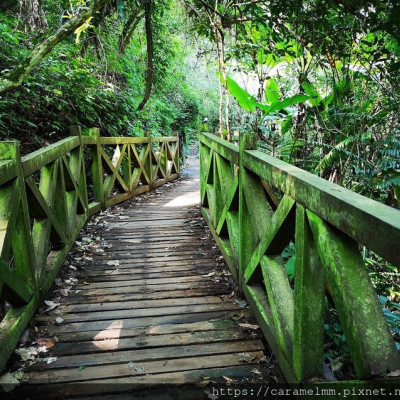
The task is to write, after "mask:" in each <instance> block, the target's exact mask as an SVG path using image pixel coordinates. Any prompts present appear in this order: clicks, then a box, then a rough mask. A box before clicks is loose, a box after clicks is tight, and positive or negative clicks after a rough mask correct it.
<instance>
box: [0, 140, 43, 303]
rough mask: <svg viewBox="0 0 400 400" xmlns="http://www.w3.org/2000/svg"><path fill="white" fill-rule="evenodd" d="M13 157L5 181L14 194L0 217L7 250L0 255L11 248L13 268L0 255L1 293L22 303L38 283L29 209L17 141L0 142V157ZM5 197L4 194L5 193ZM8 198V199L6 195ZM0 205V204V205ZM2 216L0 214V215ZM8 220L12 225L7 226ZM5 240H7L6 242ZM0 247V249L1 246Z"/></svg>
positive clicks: (7, 158) (31, 294) (8, 158)
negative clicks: (13, 172) (10, 177)
mask: <svg viewBox="0 0 400 400" xmlns="http://www.w3.org/2000/svg"><path fill="white" fill-rule="evenodd" d="M1 160H13V161H14V162H15V169H16V173H17V174H16V178H15V179H14V180H13V182H10V183H8V185H10V186H9V188H10V189H11V191H12V192H14V195H13V196H12V201H11V202H9V204H3V206H4V208H8V209H9V211H10V213H7V214H9V215H10V217H11V218H10V219H9V220H8V221H4V224H7V226H6V231H5V232H4V242H3V243H2V244H3V246H2V248H3V247H4V246H6V247H7V251H6V252H4V253H3V251H1V253H0V255H1V257H4V256H7V253H8V252H9V250H10V249H11V248H12V250H13V258H14V263H13V271H12V273H11V271H10V269H9V267H8V265H7V262H8V260H3V259H0V276H1V280H2V281H3V283H5V285H6V287H3V296H4V294H5V291H6V292H7V293H6V296H4V297H3V298H5V299H6V300H7V301H8V302H9V303H10V304H12V305H22V304H26V303H28V302H29V300H30V298H31V297H32V296H33V294H34V293H35V291H36V289H37V287H38V281H37V279H36V269H37V268H36V263H35V258H34V257H32V255H33V254H34V249H33V244H32V236H31V231H30V226H29V211H28V204H27V200H26V191H25V181H24V175H23V171H22V165H21V156H20V152H19V142H17V141H10V142H0V161H1ZM7 197H8V196H7ZM1 200H3V191H2V190H1V191H0V201H1ZM8 200H11V199H10V198H8ZM2 208H3V207H2ZM1 217H2V216H1V215H0V218H1ZM9 223H12V225H13V226H8V224H9ZM7 242H8V243H7ZM2 248H0V250H2Z"/></svg>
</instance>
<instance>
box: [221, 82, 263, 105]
mask: <svg viewBox="0 0 400 400" xmlns="http://www.w3.org/2000/svg"><path fill="white" fill-rule="evenodd" d="M220 79H221V82H222V83H225V80H224V78H223V77H222V76H220ZM226 81H227V83H228V91H229V93H230V94H231V95H232V96H233V97H234V98H235V99H236V100H237V102H238V103H239V106H240V107H242V108H243V109H244V110H246V111H251V112H254V111H255V110H256V105H258V103H257V102H256V100H255V98H254V97H253V96H252V95H251V94H250V93H248V92H247V91H246V90H244V89H243V88H241V87H240V86H239V85H238V84H237V83H236V82H235V81H234V80H233V79H232V78H230V77H229V76H228V77H227V78H226Z"/></svg>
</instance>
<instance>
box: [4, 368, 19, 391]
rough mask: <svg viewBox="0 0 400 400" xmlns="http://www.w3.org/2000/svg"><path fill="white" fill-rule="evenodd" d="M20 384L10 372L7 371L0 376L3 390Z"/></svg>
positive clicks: (12, 388)
mask: <svg viewBox="0 0 400 400" xmlns="http://www.w3.org/2000/svg"><path fill="white" fill-rule="evenodd" d="M19 384H20V381H19V380H18V379H17V378H16V377H15V376H14V375H12V374H10V373H7V374H5V375H3V376H1V377H0V385H1V387H2V388H3V389H4V391H5V392H11V390H14V389H15V387H16V386H18V385H19Z"/></svg>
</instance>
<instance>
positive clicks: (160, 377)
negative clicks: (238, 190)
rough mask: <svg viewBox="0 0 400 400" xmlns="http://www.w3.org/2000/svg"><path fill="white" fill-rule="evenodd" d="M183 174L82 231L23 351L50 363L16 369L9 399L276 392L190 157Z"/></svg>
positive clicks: (271, 367) (271, 368)
mask: <svg viewBox="0 0 400 400" xmlns="http://www.w3.org/2000/svg"><path fill="white" fill-rule="evenodd" d="M186 171H187V172H186V173H185V171H183V174H182V178H181V179H180V180H179V181H178V182H174V183H170V184H166V185H164V186H163V187H160V188H158V189H156V190H154V191H153V192H151V193H149V194H146V195H142V196H140V197H137V198H134V199H132V200H130V201H127V202H126V203H123V204H122V205H120V206H117V207H114V208H111V209H110V210H108V211H107V212H105V213H103V214H101V215H100V216H95V217H94V218H92V219H91V220H90V221H89V223H88V225H87V228H86V230H85V231H84V232H83V233H82V234H81V236H80V238H79V239H78V242H77V245H76V247H75V249H74V251H73V252H72V253H71V255H70V257H69V260H68V262H66V263H65V265H64V267H63V269H62V272H61V277H60V278H59V279H58V280H57V281H56V284H55V285H54V287H53V290H52V291H51V293H50V294H49V301H52V302H53V303H55V304H58V303H60V305H59V306H56V308H54V309H53V310H48V311H45V308H46V307H47V308H52V306H54V304H52V303H48V304H47V305H46V306H44V307H43V308H42V310H41V312H39V313H38V315H37V316H36V317H35V319H34V320H33V321H32V324H31V332H32V333H33V335H32V334H31V340H33V341H34V342H35V343H33V342H29V341H28V342H27V343H26V344H25V345H24V348H28V347H29V346H36V347H37V346H42V350H44V346H47V347H48V348H47V351H46V352H44V353H42V354H40V355H39V358H36V359H35V362H34V363H32V365H31V366H29V367H28V366H27V364H28V363H27V362H24V363H21V361H20V360H13V361H14V364H12V365H11V370H14V371H15V370H16V369H18V368H21V370H22V371H23V378H22V381H23V384H22V385H21V386H19V387H17V388H16V389H14V390H13V391H10V392H8V393H7V394H6V395H5V398H20V399H23V398H29V399H36V398H41V399H44V398H82V397H83V398H92V397H91V396H94V398H101V399H105V400H112V399H130V400H134V399H139V398H140V399H148V400H151V399H160V400H162V399H193V400H196V399H201V398H214V399H216V398H217V397H215V396H214V397H213V394H212V393H211V392H210V388H212V386H213V385H214V384H215V383H220V384H222V385H230V384H234V383H237V382H241V383H243V384H244V383H253V384H257V383H259V384H261V383H262V384H264V385H265V384H268V382H271V381H272V382H276V381H282V378H281V377H280V372H279V370H278V369H277V367H276V365H275V363H274V362H273V361H271V362H268V360H270V359H272V357H271V355H270V354H269V353H268V352H267V354H265V353H264V350H265V348H264V344H263V342H262V340H261V333H260V330H259V329H256V328H257V326H255V325H254V324H255V323H254V321H253V320H252V317H251V313H250V311H249V310H248V309H246V308H245V303H244V302H243V301H241V300H240V299H238V298H237V297H236V289H235V288H234V281H233V279H232V277H231V275H230V273H229V271H228V269H227V268H226V265H225V263H224V260H223V258H222V256H221V254H220V253H219V251H218V249H217V247H216V245H215V243H214V241H213V239H212V236H211V235H210V233H209V231H208V229H207V227H206V225H205V223H204V222H203V220H202V217H201V214H200V210H199V188H198V185H199V178H198V165H197V159H196V158H195V157H190V158H189V162H188V165H187V169H186ZM49 305H50V307H49ZM56 319H57V323H56ZM15 358H19V357H15ZM124 392H126V393H124ZM220 398H227V397H220Z"/></svg>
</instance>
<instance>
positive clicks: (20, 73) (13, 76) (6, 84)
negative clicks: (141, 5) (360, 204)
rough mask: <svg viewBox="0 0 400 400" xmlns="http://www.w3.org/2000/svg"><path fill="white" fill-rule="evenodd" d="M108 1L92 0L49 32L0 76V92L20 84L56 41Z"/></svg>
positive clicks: (65, 35)
mask: <svg viewBox="0 0 400 400" xmlns="http://www.w3.org/2000/svg"><path fill="white" fill-rule="evenodd" d="M110 2H111V0H94V1H93V3H92V5H91V6H89V7H88V8H86V9H85V10H84V11H82V12H81V13H79V14H77V15H75V16H74V17H72V18H71V19H70V20H68V21H67V22H65V23H64V24H63V25H62V26H61V27H60V28H59V29H58V30H57V31H56V32H55V33H53V34H51V35H50V36H49V37H48V38H47V39H45V40H44V41H43V42H42V43H41V44H40V45H39V46H37V47H36V48H35V49H34V50H33V51H32V52H31V54H30V55H29V56H28V57H27V58H26V59H25V60H24V61H22V62H21V63H20V64H19V65H17V66H16V67H14V68H13V69H12V70H11V71H10V72H9V73H7V74H6V75H4V76H3V77H2V78H0V94H3V93H7V92H10V91H11V90H14V89H16V88H18V87H19V86H21V85H22V83H23V81H24V79H25V78H26V77H27V76H28V75H29V74H30V73H31V72H32V71H33V70H34V69H35V68H36V67H37V65H38V64H39V63H40V62H41V61H42V60H43V58H44V57H46V56H47V54H49V53H50V52H51V51H52V50H53V49H54V47H55V46H56V45H57V44H58V43H60V42H62V41H63V40H64V39H65V38H66V37H68V36H69V35H70V34H71V33H73V32H74V31H75V30H76V29H77V28H79V27H80V26H81V25H82V24H84V23H85V22H86V21H87V19H88V18H90V17H91V16H93V15H94V14H95V13H96V12H97V11H98V10H100V9H101V8H102V7H104V6H105V5H106V4H107V3H110Z"/></svg>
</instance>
